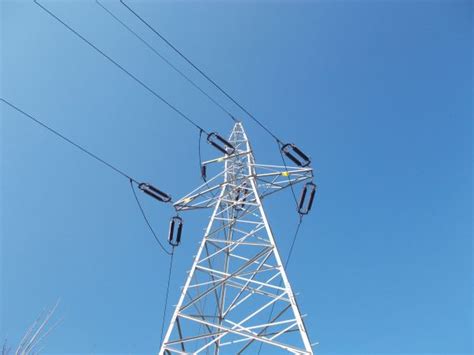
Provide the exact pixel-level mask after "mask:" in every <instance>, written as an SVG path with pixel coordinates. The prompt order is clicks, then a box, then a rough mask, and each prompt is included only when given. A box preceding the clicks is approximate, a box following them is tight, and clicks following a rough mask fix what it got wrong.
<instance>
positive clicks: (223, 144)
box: [207, 132, 235, 155]
mask: <svg viewBox="0 0 474 355" xmlns="http://www.w3.org/2000/svg"><path fill="white" fill-rule="evenodd" d="M207 142H208V143H209V144H210V145H212V146H213V147H214V148H216V149H217V150H219V151H221V152H222V153H224V154H228V155H231V154H234V152H235V147H234V146H233V145H232V144H230V143H229V142H228V141H226V140H225V139H224V138H222V137H221V136H220V135H219V134H217V133H216V132H212V133H209V134H208V135H207Z"/></svg>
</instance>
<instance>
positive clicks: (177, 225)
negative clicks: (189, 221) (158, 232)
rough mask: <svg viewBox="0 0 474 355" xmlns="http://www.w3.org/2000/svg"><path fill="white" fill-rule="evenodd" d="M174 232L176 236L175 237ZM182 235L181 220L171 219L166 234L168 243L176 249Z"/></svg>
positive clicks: (177, 218)
mask: <svg viewBox="0 0 474 355" xmlns="http://www.w3.org/2000/svg"><path fill="white" fill-rule="evenodd" d="M175 231H176V235H175ZM182 233H183V219H182V218H181V217H179V216H174V217H171V220H170V230H169V234H168V243H169V244H170V245H171V246H173V247H177V246H178V245H179V244H180V243H181V234H182Z"/></svg>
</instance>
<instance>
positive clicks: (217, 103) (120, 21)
mask: <svg viewBox="0 0 474 355" xmlns="http://www.w3.org/2000/svg"><path fill="white" fill-rule="evenodd" d="M95 2H96V3H97V5H99V6H100V7H101V8H102V9H104V10H105V12H106V13H108V14H109V15H110V16H111V17H112V18H113V19H114V20H115V21H117V22H118V23H120V24H121V25H122V26H123V27H124V28H125V29H127V30H128V31H129V32H130V33H131V34H132V35H134V36H135V37H136V38H137V39H138V40H139V41H140V42H142V43H143V44H144V45H145V46H147V47H148V48H149V49H150V50H151V51H152V52H153V53H155V54H156V56H158V57H159V58H160V59H162V60H163V61H164V62H165V63H166V64H167V65H168V66H170V67H171V68H172V69H173V70H174V71H175V72H177V73H178V74H179V75H180V76H181V77H183V78H184V79H185V80H186V81H187V82H188V83H190V84H191V85H192V86H194V87H195V88H196V89H197V90H199V91H200V92H201V93H202V94H203V95H204V96H206V97H207V98H208V99H209V100H210V101H211V102H212V103H213V104H214V105H216V106H217V107H218V108H220V109H221V110H222V111H223V112H224V113H226V114H227V115H229V117H230V118H231V119H232V120H233V121H234V122H237V119H236V118H235V117H234V115H232V114H231V113H230V112H229V111H228V110H227V109H226V108H225V107H224V106H222V105H221V104H220V103H219V102H217V101H216V100H215V99H214V98H213V97H212V96H210V95H209V94H208V93H207V92H206V91H204V90H203V89H202V88H201V87H200V86H199V85H197V84H196V83H195V82H194V81H193V80H192V79H191V78H189V77H188V76H187V75H186V74H184V73H183V72H182V71H181V70H180V69H179V68H178V67H176V66H175V65H173V63H171V62H170V61H169V60H168V59H167V58H166V57H165V56H163V55H162V54H161V53H160V52H158V50H157V49H155V48H154V47H153V46H152V45H151V44H150V43H149V42H147V41H146V40H145V39H143V37H141V36H140V35H139V34H138V33H137V32H136V31H134V30H133V29H132V28H130V26H128V25H127V24H126V23H125V22H123V21H122V20H120V19H119V18H118V17H117V16H116V15H115V14H114V13H113V12H112V11H110V10H109V9H108V8H107V7H106V6H105V5H104V4H102V3H101V2H100V1H99V0H96V1H95Z"/></svg>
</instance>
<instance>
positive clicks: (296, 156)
mask: <svg viewBox="0 0 474 355" xmlns="http://www.w3.org/2000/svg"><path fill="white" fill-rule="evenodd" d="M281 151H282V152H283V153H284V154H285V155H286V156H287V157H288V159H290V160H291V161H292V162H293V163H295V164H296V165H298V166H301V167H305V166H308V165H309V164H311V159H310V157H308V156H307V155H306V154H305V153H303V152H302V151H301V149H299V148H298V147H297V146H296V145H294V144H292V143H287V144H285V145H284V146H283V147H281Z"/></svg>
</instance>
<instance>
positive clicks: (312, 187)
mask: <svg viewBox="0 0 474 355" xmlns="http://www.w3.org/2000/svg"><path fill="white" fill-rule="evenodd" d="M315 193H316V184H314V183H312V182H308V183H306V185H304V187H303V190H301V196H300V202H299V204H298V213H299V214H302V215H304V214H308V213H309V211H310V210H311V207H312V206H313V201H314V195H315ZM308 194H309V198H306V197H307V196H308ZM305 201H307V203H306V204H305Z"/></svg>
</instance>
